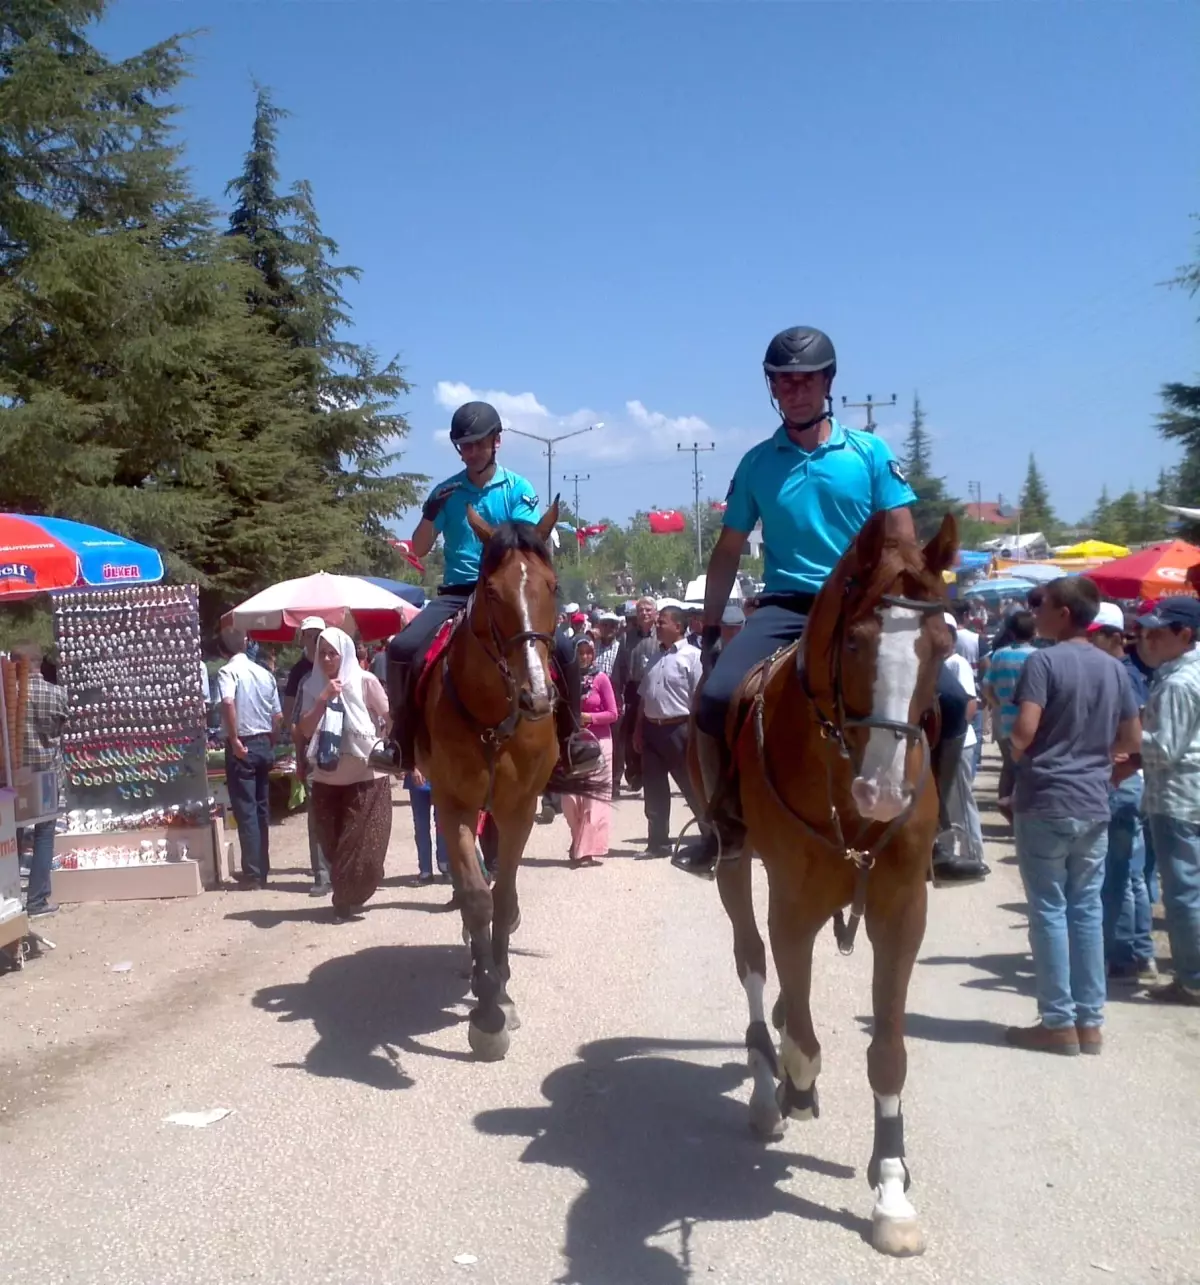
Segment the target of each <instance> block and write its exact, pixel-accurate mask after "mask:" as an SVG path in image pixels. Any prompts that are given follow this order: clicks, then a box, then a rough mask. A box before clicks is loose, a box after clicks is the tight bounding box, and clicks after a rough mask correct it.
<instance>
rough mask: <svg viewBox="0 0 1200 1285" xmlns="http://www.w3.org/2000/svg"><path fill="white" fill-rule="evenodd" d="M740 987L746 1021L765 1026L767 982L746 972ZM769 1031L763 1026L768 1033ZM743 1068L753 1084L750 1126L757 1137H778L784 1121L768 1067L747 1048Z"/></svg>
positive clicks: (773, 1074) (756, 1050)
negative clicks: (764, 996)
mask: <svg viewBox="0 0 1200 1285" xmlns="http://www.w3.org/2000/svg"><path fill="white" fill-rule="evenodd" d="M742 988H743V990H745V992H746V1003H747V1005H748V1006H749V1009H750V1020H751V1021H752V1022H762V1023H763V1025H764V1026H766V1008H765V1007H764V1001H763V995H764V993H765V992H766V989H767V979H766V978H765V977H764V976H763V975H762V974H761V973H752V972H750V971H749V970H747V971H746V972H745V973H744V974H743V976H742ZM770 1029H771V1028H770V1027H767V1031H768V1034H769V1033H770ZM746 1065H747V1067H749V1069H750V1078H751V1079H752V1080H753V1081H754V1088H753V1089H752V1090H751V1092H750V1127H751V1129H753V1130H754V1132H755V1133H756V1134H757V1135H758V1136H759V1137H760V1138H778V1137H781V1136H782V1135H783V1130H784V1122H783V1117H782V1116H781V1115H780V1114H779V1102H778V1099H777V1098H776V1096H775V1073H774V1071H772V1070H771V1064H770V1063H769V1062H768V1061H767V1059H766V1058H765V1057H764V1056H763V1055H762V1054H761V1053H760V1052H759V1051H758V1049H749V1050H748V1051H747V1053H746Z"/></svg>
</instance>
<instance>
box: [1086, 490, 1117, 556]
mask: <svg viewBox="0 0 1200 1285" xmlns="http://www.w3.org/2000/svg"><path fill="white" fill-rule="evenodd" d="M1111 513H1112V500H1111V499H1110V498H1109V494H1108V487H1107V486H1103V487H1101V488H1100V498H1099V499H1098V500H1097V501H1096V507H1095V508H1094V509H1093V510H1092V515H1091V518H1090V520H1089V523H1088V525H1089V526H1090V527H1091V528H1092V533H1093V534H1094V536H1095V537H1096V539H1097V540H1110V537H1109V535H1108V534H1107V532H1108V527H1109V521H1110V518H1111ZM1110 542H1111V541H1110Z"/></svg>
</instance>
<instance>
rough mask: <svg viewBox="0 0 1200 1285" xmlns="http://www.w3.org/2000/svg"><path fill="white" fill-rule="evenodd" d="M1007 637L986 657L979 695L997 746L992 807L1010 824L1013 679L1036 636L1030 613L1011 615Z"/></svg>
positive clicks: (1013, 773) (1013, 716) (1013, 705)
mask: <svg viewBox="0 0 1200 1285" xmlns="http://www.w3.org/2000/svg"><path fill="white" fill-rule="evenodd" d="M1005 628H1006V630H1007V637H1008V638H1009V639H1010V640H1011V641H1010V642H1008V643H1007V644H1006V645H1005V646H1003V647H999V648H997V649H996V650H995V651H993V652H992V654H991V655H990V656H989V657H988V667H987V677H986V678H985V679H984V681H983V695H984V699H985V700H986V701H987V703H988V704H989V705H990V706H991V707H992V712H993V716H994V718H995V720H996V743H997V744H998V745H999V746H1000V787H999V790H998V795H999V797H998V798H997V799H996V804H997V806H998V807H999V809H1000V812H1001V814H1002V815H1003V816H1004V819H1005V820H1006V821H1008V822H1009V824H1010V825H1011V824H1012V792H1013V777H1014V775H1015V772H1014V769H1013V761H1012V746H1011V745H1010V744H1009V741H1010V738H1011V737H1012V729H1013V724H1014V723H1015V722H1016V721H1017V707H1016V705H1015V704H1014V703H1013V695H1014V693H1015V692H1016V690H1017V679H1018V678H1020V677H1021V670H1023V669H1024V668H1025V662H1026V661H1027V660H1028V659H1029V657H1030V656H1032V655H1033V651H1034V648H1033V636H1034V634H1035V633H1036V632H1037V625H1036V624H1035V622H1034V618H1033V612H1032V611H1014V612H1013V614H1012V616H1011V618H1010V619H1009V620H1008V621H1007V622H1006V625H1005Z"/></svg>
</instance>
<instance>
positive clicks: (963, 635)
mask: <svg viewBox="0 0 1200 1285" xmlns="http://www.w3.org/2000/svg"><path fill="white" fill-rule="evenodd" d="M954 632H955V633H956V634H957V635H958V636H957V638H955V640H954V651H955V653H956V654H957V655H959V656H962V657H963V659H964V660H966V661H968V662H969V664H970V666H971V668H972V669H973V670H976V671H977V670H978V669H979V635H978V634H977V633H975V631H974V630H972V629H963V628H962V626H961V625H960V626H959V628H958V629H956V630H955V631H954Z"/></svg>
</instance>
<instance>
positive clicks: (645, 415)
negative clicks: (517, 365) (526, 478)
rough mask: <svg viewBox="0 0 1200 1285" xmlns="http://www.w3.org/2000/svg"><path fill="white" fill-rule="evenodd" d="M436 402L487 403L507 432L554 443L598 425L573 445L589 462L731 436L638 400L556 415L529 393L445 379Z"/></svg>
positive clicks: (442, 434)
mask: <svg viewBox="0 0 1200 1285" xmlns="http://www.w3.org/2000/svg"><path fill="white" fill-rule="evenodd" d="M434 399H435V400H436V401H437V403H438V405H439V406H443V407H445V408H446V409H447V410H454V409H456V408H457V407H459V406H461V405H462V404H463V402H469V401H484V402H490V403H491V404H492V405H493V406H494V407H495V408H496V409H497V410H498V411H499V412H500V419H501V421H502V422H503V424H504V426H505V428H511V429H515V430H517V431H523V432H526V433H535V434H537V435H538V436H539V437H557V436H558V435H559V434H562V433H572V432H576V431H578V430H580V429H585V428H587V427H588V426H589V425H592V424H600V423H602V424H603V425H604V427H603V428H600V429H597V430H596V431H595V432H594V433H587V434H585V435H584V436H581V437H578V438H576V439H575V440H574V441H572V443H571V452H572V454H578V455H579V457H581V458H585V459H593V460H612V461H620V460H627V459H632V458H634V457H635V456H644V455H645V454H646V452H647V450H648V449H649V450H652V451H657V450H662V449H663V448H664V447H666V448H670V447H673V446H674V445H675V444H676V443H677V442H681V441H682V442H684V443H685V444H686V443H688V442H692V441H696V440H698V439H704V440H706V441H711V442H716V441H718V440H720V439H721V438H722V437H724V438H726V439H729V438H731V437H732V436H734V435H733V434H729V433H726V434H721V433H718V432H717V431H716V430H715V429H713V428H712V427H711V426H710V425H709V424H708V423H706V422H705V421H704V420H703V419H701V418H700V416H698V415H677V416H673V415H667V414H664V413H663V412H662V411H656V410H650V409H648V408H647V407H646V406H645V405H644V404H643V403H642V402H641V401H638V400H636V399H634V400H633V401H627V402H626V403H625V408H624V410H623V411H618V412H606V411H595V410H591V409H590V408H588V407H581V408H580V409H579V410H573V411H570V412H568V413H566V414H560V413H557V412H555V411H552V410H550V409H549V408H548V407H546V406H544V405H543V404H542V403H541V402H540V401H539V400H538V399H537V397H536V396H535V394H533V393H507V392H504V391H502V390H500V389H494V388H493V389H483V390H481V389H476V388H472V387H471V386H470V385H469V384H465V383H462V382H461V381H456V380H447V379H443V380H440V381H439V382H438V384H437V386H436V388H435V389H434ZM434 436H435V437H436V438H437V439H438V440H440V441H448V440H449V431H448V430H446V429H443V430H440V431H439V432H437V433H435V434H434ZM531 445H532V443H531Z"/></svg>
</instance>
